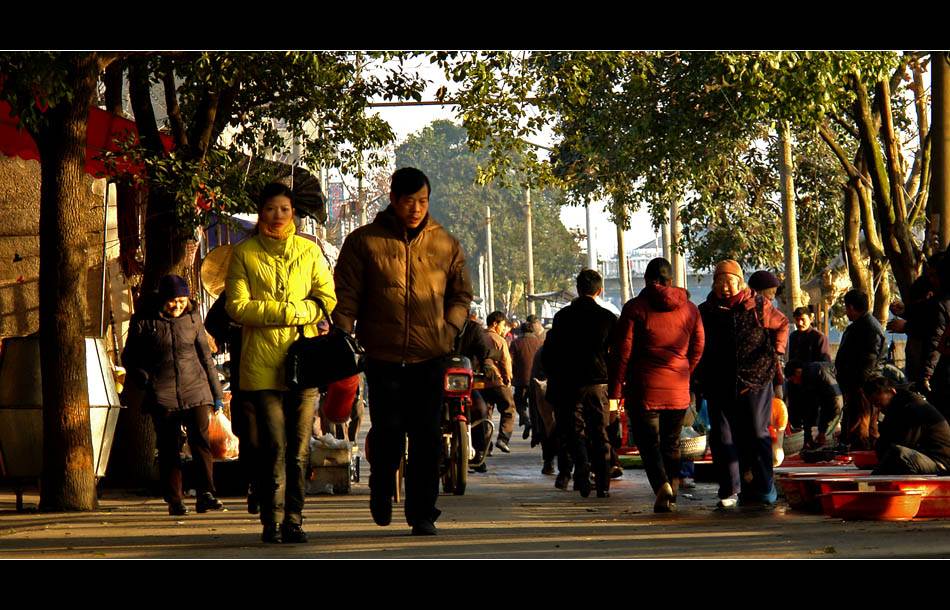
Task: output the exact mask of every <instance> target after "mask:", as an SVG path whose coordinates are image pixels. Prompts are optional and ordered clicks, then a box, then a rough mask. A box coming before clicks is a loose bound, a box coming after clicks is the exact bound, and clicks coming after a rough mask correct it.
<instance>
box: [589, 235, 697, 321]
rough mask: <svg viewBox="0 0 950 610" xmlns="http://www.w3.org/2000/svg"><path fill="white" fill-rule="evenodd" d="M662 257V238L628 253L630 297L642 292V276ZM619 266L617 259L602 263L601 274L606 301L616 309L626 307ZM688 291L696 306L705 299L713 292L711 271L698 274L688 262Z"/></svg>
mask: <svg viewBox="0 0 950 610" xmlns="http://www.w3.org/2000/svg"><path fill="white" fill-rule="evenodd" d="M662 256H663V245H662V242H661V241H660V239H659V237H657V238H654V239H651V240H650V241H648V242H646V243H645V244H642V245H640V246H638V247H636V248H632V249H630V250H628V251H627V277H628V278H629V280H630V297H631V298H632V297H635V296H636V295H638V294H640V291H641V290H643V287H644V285H645V284H644V281H643V273H644V272H645V271H646V268H647V265H648V264H649V263H650V261H651V260H653V259H654V258H659V257H662ZM619 269H620V266H619V261H618V260H617V257H616V256H614V258H612V259H610V260H606V261H601V263H600V265H599V271H600V274H601V276H603V278H604V300H606V301H610V302H611V303H613V304H614V305H616V306H617V307H621V308H622V307H623V299H622V296H621V294H620V272H619ZM686 290H688V291H689V295H690V300H691V301H692V302H693V303H696V304H697V305H698V304H699V303H702V302H703V301H705V300H706V296H707V295H708V294H709V291H710V290H712V273H710V272H708V271H705V272H704V271H697V270H695V269H693V268H692V267H690V265H689V261H688V260H687V263H686Z"/></svg>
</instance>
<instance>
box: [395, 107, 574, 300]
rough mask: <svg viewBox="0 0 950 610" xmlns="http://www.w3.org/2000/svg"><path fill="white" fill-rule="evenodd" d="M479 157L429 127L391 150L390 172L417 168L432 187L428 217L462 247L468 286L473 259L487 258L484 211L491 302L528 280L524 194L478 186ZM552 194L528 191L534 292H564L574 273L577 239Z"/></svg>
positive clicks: (458, 135) (440, 124) (453, 130)
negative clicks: (488, 212) (492, 289)
mask: <svg viewBox="0 0 950 610" xmlns="http://www.w3.org/2000/svg"><path fill="white" fill-rule="evenodd" d="M487 157H488V154H487V153H486V151H484V150H483V149H482V150H479V151H478V152H477V153H473V152H472V151H470V150H469V147H468V144H467V132H466V130H465V129H464V128H462V127H460V126H459V125H456V124H454V123H452V122H450V121H435V122H433V123H432V124H431V125H429V126H428V127H426V128H425V129H423V130H422V131H421V132H419V133H417V134H415V135H413V136H410V137H409V138H408V139H407V140H406V141H405V142H404V143H403V144H401V145H400V146H398V147H397V148H396V165H397V167H406V166H411V167H417V168H419V169H421V170H422V171H423V172H425V173H426V175H428V177H429V181H430V182H431V183H432V196H431V198H430V202H429V211H430V213H431V214H432V216H433V217H434V218H435V219H436V220H437V221H439V222H440V223H441V224H442V225H443V226H445V227H446V229H447V230H448V231H449V232H450V233H452V234H453V235H454V236H455V237H456V238H457V239H458V240H459V242H461V244H462V249H463V251H464V252H465V256H466V257H467V259H468V264H469V271H470V273H471V275H472V278H473V282H477V281H478V279H477V278H478V258H479V255H485V253H486V229H485V213H486V208H489V207H490V208H491V218H492V252H493V256H494V275H495V300H496V303H501V302H503V299H502V296H503V295H504V294H505V293H506V292H507V290H508V288H509V286H517V285H518V284H523V283H524V282H526V281H527V270H526V269H527V252H526V238H525V230H526V227H525V209H524V202H525V193H524V190H523V189H520V188H508V187H503V186H500V185H499V184H497V183H489V184H480V183H479V182H478V175H479V173H478V169H479V165H480V163H484V162H486V161H487ZM556 195H557V194H556V193H555V192H553V191H542V192H540V193H538V192H536V191H532V196H531V210H532V227H533V244H534V267H535V269H534V273H535V290H536V291H537V292H545V291H551V290H557V289H559V288H568V287H570V286H571V285H572V284H573V280H574V277H575V275H576V274H577V271H578V270H579V269H580V267H581V263H582V260H581V256H580V247H579V246H578V244H577V240H576V238H575V237H574V236H572V235H571V233H570V232H569V231H568V230H567V229H566V228H565V227H564V225H563V224H561V221H560V206H559V205H558V204H557V197H556Z"/></svg>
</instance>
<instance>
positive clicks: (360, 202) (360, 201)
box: [356, 163, 366, 227]
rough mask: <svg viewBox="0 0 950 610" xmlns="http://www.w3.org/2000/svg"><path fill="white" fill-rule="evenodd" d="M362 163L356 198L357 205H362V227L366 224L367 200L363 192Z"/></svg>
mask: <svg viewBox="0 0 950 610" xmlns="http://www.w3.org/2000/svg"><path fill="white" fill-rule="evenodd" d="M360 165H361V167H360V176H359V182H358V183H357V191H356V198H357V200H358V203H357V205H359V206H360V226H361V227H362V226H363V225H365V224H366V201H364V193H363V168H362V163H361V164H360Z"/></svg>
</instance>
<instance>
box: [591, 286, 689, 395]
mask: <svg viewBox="0 0 950 610" xmlns="http://www.w3.org/2000/svg"><path fill="white" fill-rule="evenodd" d="M704 342H705V333H704V332H703V322H702V319H701V318H700V315H699V310H698V309H697V308H696V306H695V305H693V304H692V303H690V302H689V299H688V298H687V297H686V291H685V290H683V289H682V288H676V287H673V286H660V285H656V284H653V285H649V286H647V287H646V288H644V289H643V290H642V291H641V292H640V295H639V296H637V297H636V298H634V299H630V300H629V301H627V304H626V305H624V307H623V312H621V314H620V321H619V322H617V328H616V331H615V334H614V343H613V347H612V349H611V351H610V365H609V368H608V372H609V376H610V381H609V385H608V396H609V397H610V398H620V397H621V392H622V385H623V383H624V382H626V391H625V395H626V399H627V403H628V405H629V406H633V405H634V404H643V406H644V408H645V409H647V410H656V409H685V408H686V407H688V406H689V376H690V374H691V373H692V371H693V369H695V368H696V365H697V364H698V363H699V359H700V358H701V357H702V355H703V344H704Z"/></svg>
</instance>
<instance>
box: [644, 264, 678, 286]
mask: <svg viewBox="0 0 950 610" xmlns="http://www.w3.org/2000/svg"><path fill="white" fill-rule="evenodd" d="M643 279H644V281H646V283H647V284H651V283H655V284H661V285H663V286H669V285H670V284H672V283H673V265H671V264H670V261H668V260H666V259H665V258H654V259H653V260H652V261H650V262H649V263H647V268H646V271H644V272H643Z"/></svg>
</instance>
